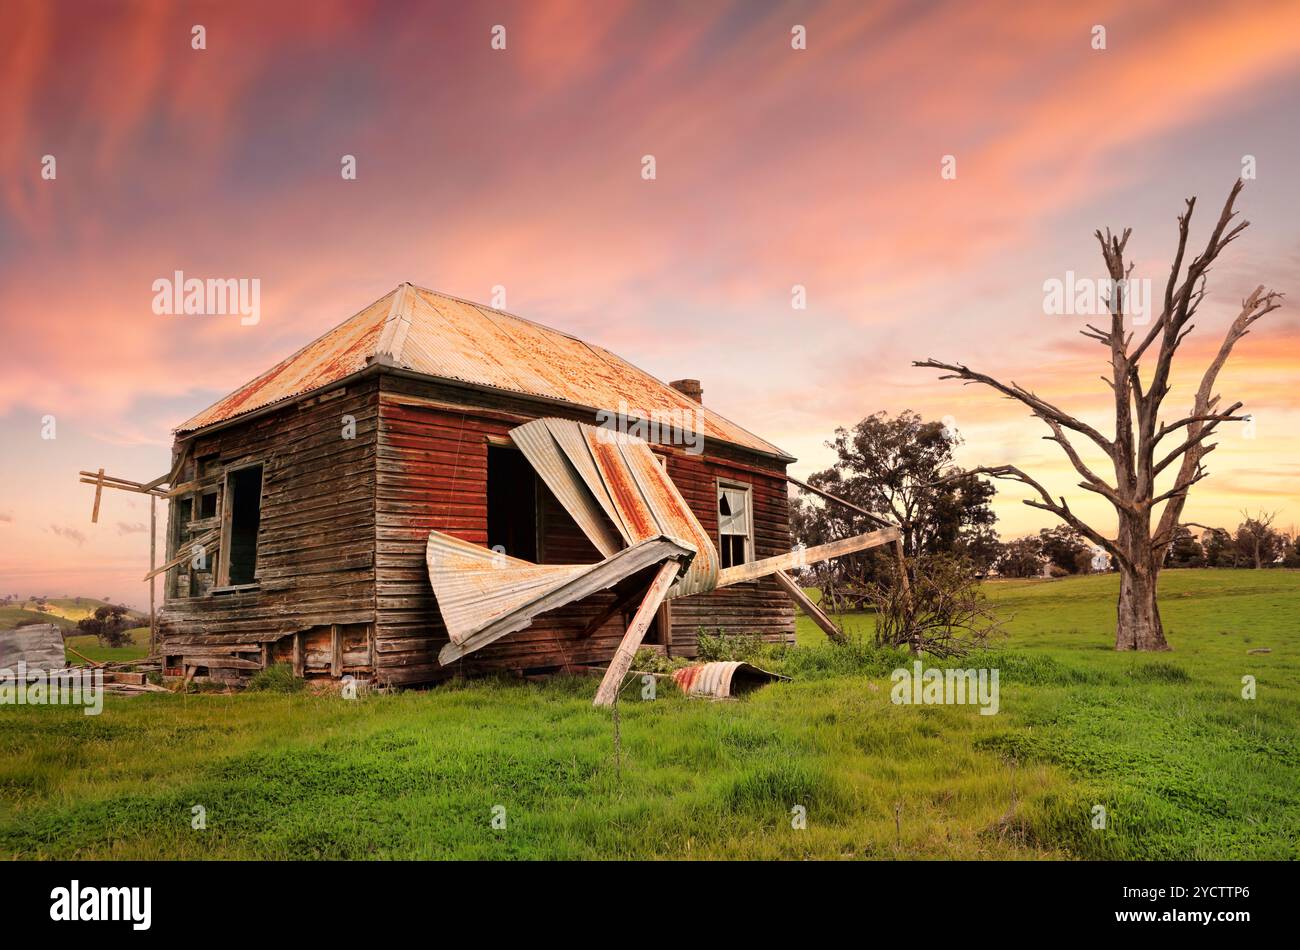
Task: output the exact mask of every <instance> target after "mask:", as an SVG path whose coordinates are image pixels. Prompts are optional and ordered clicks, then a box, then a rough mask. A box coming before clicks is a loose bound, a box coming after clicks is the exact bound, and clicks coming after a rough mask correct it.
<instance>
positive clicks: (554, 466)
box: [510, 418, 718, 597]
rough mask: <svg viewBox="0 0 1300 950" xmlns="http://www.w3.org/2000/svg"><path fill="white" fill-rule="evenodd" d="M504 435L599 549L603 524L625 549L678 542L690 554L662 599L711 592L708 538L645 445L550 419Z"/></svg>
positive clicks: (713, 566)
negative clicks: (663, 540) (658, 540)
mask: <svg viewBox="0 0 1300 950" xmlns="http://www.w3.org/2000/svg"><path fill="white" fill-rule="evenodd" d="M510 437H511V439H513V440H514V442H515V444H516V445H518V446H519V448H520V450H521V451H522V452H523V453H524V456H525V458H527V459H528V462H529V464H531V465H532V466H533V468H534V469H536V470H537V472H538V474H539V475H541V477H542V479H543V481H545V482H546V484H547V487H549V488H550V489H551V491H552V492H553V493H554V494H555V496H556V498H557V499H558V500H559V501H560V503H561V504H562V505H564V507H565V508H566V509H567V510H568V511H569V513H570V514H571V515H572V516H573V519H574V521H576V522H577V524H578V526H579V527H580V528H582V530H583V532H584V533H586V534H587V536H588V538H590V539H591V542H592V543H593V544H594V545H596V547H597V549H598V550H602V551H603V550H604V549H605V546H607V545H608V544H609V543H610V542H611V539H610V538H609V536H608V526H609V525H612V526H613V527H614V529H615V530H617V531H618V532H619V534H620V535H621V536H622V539H623V543H624V544H628V545H632V544H636V543H638V542H640V541H643V540H645V539H646V538H652V537H659V536H663V537H670V538H677V539H680V540H682V541H684V542H685V543H687V544H689V545H691V546H692V547H693V548H694V549H695V551H696V555H695V559H694V560H693V561H692V562H691V565H690V568H689V569H688V570H687V571H686V572H685V573H684V574H682V576H681V577H680V578H679V579H678V580H677V581H676V583H674V584H673V586H672V588H671V590H670V591H669V594H668V596H669V597H686V596H689V595H691V594H699V593H704V592H705V591H710V590H712V589H713V588H714V587H715V586H717V580H718V552H717V549H716V548H715V547H714V546H713V540H712V538H711V537H710V536H709V533H708V532H707V531H705V530H704V527H703V526H702V525H701V524H700V522H699V519H698V518H696V517H695V513H694V512H692V511H691V508H690V506H689V505H688V504H687V503H686V500H685V499H684V498H682V495H681V493H680V492H679V491H678V490H677V486H676V485H675V484H673V480H672V479H671V478H669V477H668V473H667V472H666V471H664V469H663V466H662V465H660V464H659V460H658V459H656V458H655V455H654V453H653V452H652V451H650V447H649V445H647V444H646V443H645V442H644V441H642V440H641V439H638V438H635V437H634V436H629V435H624V434H622V433H619V432H616V431H614V430H612V429H603V428H599V427H597V426H589V425H583V424H582V423H579V422H574V421H573V420H571V419H549V418H548V419H535V420H533V421H532V422H529V423H526V424H524V425H522V426H518V427H517V428H515V429H512V430H511V431H510ZM602 515H603V516H604V517H601V516H602Z"/></svg>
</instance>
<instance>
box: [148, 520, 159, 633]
mask: <svg viewBox="0 0 1300 950" xmlns="http://www.w3.org/2000/svg"><path fill="white" fill-rule="evenodd" d="M157 559H158V499H157V498H150V499H149V573H150V574H151V575H152V574H153V569H154V568H155V567H156V566H157V563H156V562H157ZM157 586H158V584H157V576H156V575H154V576H151V577H150V578H149V653H150V654H152V653H153V652H154V650H156V649H157V648H158V613H157V610H156V609H155V607H154V599H155V595H156V589H157Z"/></svg>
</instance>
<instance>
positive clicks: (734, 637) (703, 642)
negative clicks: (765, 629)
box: [695, 627, 763, 662]
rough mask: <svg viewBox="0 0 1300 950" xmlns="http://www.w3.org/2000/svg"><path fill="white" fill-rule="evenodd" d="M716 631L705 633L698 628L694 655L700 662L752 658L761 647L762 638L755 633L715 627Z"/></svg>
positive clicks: (702, 629) (701, 628)
mask: <svg viewBox="0 0 1300 950" xmlns="http://www.w3.org/2000/svg"><path fill="white" fill-rule="evenodd" d="M715 629H716V630H717V633H705V632H704V628H703V627H700V628H699V639H698V641H697V643H696V648H695V656H696V658H697V659H699V660H701V661H702V662H713V661H715V660H752V659H753V658H754V657H756V656H758V654H759V653H760V652H761V651H762V649H763V638H762V637H761V636H759V635H758V634H757V633H727V631H726V630H724V629H723V628H722V627H716V628H715Z"/></svg>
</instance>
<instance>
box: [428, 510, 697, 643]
mask: <svg viewBox="0 0 1300 950" xmlns="http://www.w3.org/2000/svg"><path fill="white" fill-rule="evenodd" d="M694 556H695V551H694V550H693V549H692V548H691V547H690V546H689V545H687V544H685V543H683V542H681V541H678V540H676V539H674V538H668V537H664V536H662V535H657V536H655V537H652V538H646V539H644V540H642V541H640V542H639V543H637V544H634V545H632V546H631V547H627V548H624V549H623V550H621V551H617V552H615V553H614V554H612V555H611V556H609V557H607V558H605V559H604V560H603V561H599V562H597V563H595V564H533V563H531V562H530V561H524V560H520V559H519V558H513V557H509V556H508V555H505V554H501V553H499V552H496V551H492V550H489V549H488V548H484V547H480V546H479V545H477V544H472V543H470V542H469V541H462V540H461V539H460V538H454V537H452V536H451V535H448V534H443V533H442V532H440V531H430V532H429V542H428V547H427V551H426V561H427V564H428V570H429V581H430V583H431V584H432V585H433V592H434V594H435V596H436V597H437V600H438V610H439V612H440V613H441V614H442V619H443V622H444V624H445V625H446V627H447V636H448V639H449V642H448V643H447V645H446V646H444V647H443V648H442V650H441V651H440V652H439V654H438V661H439V662H440V663H442V664H443V665H444V666H445V665H446V664H448V663H451V662H453V661H454V660H458V659H460V658H461V657H462V656H464V655H465V654H467V653H471V652H473V651H474V650H478V649H481V648H482V647H485V646H487V645H488V644H489V643H492V642H493V641H495V640H498V639H500V638H501V637H503V636H505V635H506V634H508V633H515V632H517V631H519V630H523V629H526V628H527V627H528V626H530V625H531V624H532V622H533V620H534V619H535V618H536V617H537V616H538V615H540V614H543V613H546V612H547V611H550V610H555V609H556V608H558V607H563V606H564V605H565V604H569V603H572V602H574V601H576V600H581V599H582V598H584V597H587V596H589V595H591V594H594V593H596V592H597V591H601V590H605V589H607V588H610V587H613V586H614V585H615V584H617V583H618V582H619V581H621V580H623V579H624V578H627V577H630V576H632V575H633V574H636V573H637V572H638V571H642V570H644V569H646V568H648V567H653V566H654V565H656V564H661V563H663V562H664V561H667V560H670V559H675V560H679V561H682V562H683V563H689V562H690V560H691V559H692V558H694Z"/></svg>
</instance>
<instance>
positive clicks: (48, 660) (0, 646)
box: [0, 623, 68, 671]
mask: <svg viewBox="0 0 1300 950" xmlns="http://www.w3.org/2000/svg"><path fill="white" fill-rule="evenodd" d="M19 663H25V664H27V668H28V669H29V670H46V671H49V670H62V669H66V668H67V666H68V661H67V657H66V656H65V654H64V650H63V631H62V630H60V629H59V628H58V627H56V626H55V625H54V624H52V623H34V624H29V625H28V626H26V627H19V628H18V629H17V630H5V631H3V632H0V669H5V670H13V669H17V667H18V664H19Z"/></svg>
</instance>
